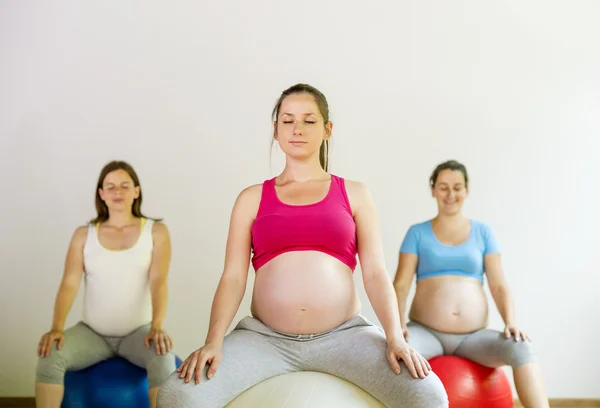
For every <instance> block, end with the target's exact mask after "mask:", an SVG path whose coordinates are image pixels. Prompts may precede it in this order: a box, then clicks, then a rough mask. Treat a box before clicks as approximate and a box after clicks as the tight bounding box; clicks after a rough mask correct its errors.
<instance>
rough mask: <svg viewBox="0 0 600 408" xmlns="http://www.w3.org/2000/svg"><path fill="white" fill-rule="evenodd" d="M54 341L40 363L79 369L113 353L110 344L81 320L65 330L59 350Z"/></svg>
mask: <svg viewBox="0 0 600 408" xmlns="http://www.w3.org/2000/svg"><path fill="white" fill-rule="evenodd" d="M56 345H57V344H56V343H54V345H53V347H52V350H51V352H50V355H49V356H48V357H45V358H40V364H46V363H49V364H56V365H59V366H60V367H61V368H62V369H64V370H81V369H84V368H87V367H89V366H91V365H94V364H96V363H98V362H100V361H103V360H106V359H108V358H110V357H112V356H113V355H114V351H113V349H112V347H111V346H110V344H108V343H107V342H106V340H104V338H103V337H102V336H101V335H99V334H98V333H96V332H95V331H93V330H92V329H91V328H90V327H89V326H88V325H86V324H85V323H83V322H79V323H77V324H76V325H75V326H72V327H71V328H69V329H67V330H65V341H64V343H63V345H62V347H61V349H60V350H59V349H58V348H57V347H56Z"/></svg>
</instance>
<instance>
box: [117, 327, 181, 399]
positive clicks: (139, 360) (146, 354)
mask: <svg viewBox="0 0 600 408" xmlns="http://www.w3.org/2000/svg"><path fill="white" fill-rule="evenodd" d="M149 331H150V325H145V326H142V327H140V328H139V329H137V330H136V331H134V332H133V333H131V334H128V335H127V336H125V337H124V338H123V339H122V340H121V343H120V344H119V348H118V350H117V353H118V354H119V355H120V356H122V357H123V358H125V359H127V360H128V361H130V362H131V363H133V364H135V365H137V366H138V367H142V368H144V369H146V371H147V372H148V382H149V385H150V387H156V386H159V385H160V384H161V383H162V382H163V381H164V380H165V379H166V378H167V377H168V376H169V374H171V373H172V372H173V371H175V355H174V354H173V353H167V354H158V353H157V352H156V348H155V346H154V344H152V343H150V347H146V344H145V343H144V338H145V337H146V335H147V334H148V332H149Z"/></svg>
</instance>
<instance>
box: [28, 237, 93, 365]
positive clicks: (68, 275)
mask: <svg viewBox="0 0 600 408" xmlns="http://www.w3.org/2000/svg"><path fill="white" fill-rule="evenodd" d="M86 237H87V227H79V228H77V229H76V230H75V232H74V233H73V236H72V237H71V242H70V243H69V249H68V251H67V256H66V259H65V266H64V272H63V277H62V280H61V283H60V287H59V288H58V293H57V294H56V299H55V301H54V313H53V316H52V327H51V329H50V331H49V332H48V333H46V334H44V335H43V336H42V338H41V340H40V342H39V344H38V355H39V356H40V357H47V356H49V355H50V350H51V349H52V345H53V344H54V342H55V341H57V342H58V343H57V348H58V349H60V348H61V347H62V345H63V342H64V331H65V320H66V319H67V315H68V314H69V311H70V310H71V306H73V301H74V300H75V297H77V292H78V291H79V286H80V284H81V277H82V276H83V246H84V245H85V240H86Z"/></svg>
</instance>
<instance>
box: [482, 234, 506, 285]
mask: <svg viewBox="0 0 600 408" xmlns="http://www.w3.org/2000/svg"><path fill="white" fill-rule="evenodd" d="M483 241H484V250H483V267H484V270H485V273H486V275H487V280H488V285H489V286H490V291H492V292H493V291H494V290H496V289H497V288H500V287H503V286H505V285H506V284H507V283H506V279H505V277H504V269H503V267H502V260H501V256H500V245H499V243H498V240H497V238H496V235H495V234H494V231H493V230H492V229H491V228H490V227H489V226H487V225H486V226H484V228H483Z"/></svg>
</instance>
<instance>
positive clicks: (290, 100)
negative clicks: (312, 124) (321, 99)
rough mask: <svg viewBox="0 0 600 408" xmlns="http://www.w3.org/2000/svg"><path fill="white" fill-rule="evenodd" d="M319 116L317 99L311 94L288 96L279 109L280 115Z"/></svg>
mask: <svg viewBox="0 0 600 408" xmlns="http://www.w3.org/2000/svg"><path fill="white" fill-rule="evenodd" d="M286 113H288V114H292V115H304V114H313V115H318V114H319V107H318V106H317V103H316V102H315V98H314V97H313V96H312V95H310V94H294V95H289V96H287V97H286V98H285V99H284V100H283V101H282V102H281V107H280V109H279V114H280V115H284V114H286Z"/></svg>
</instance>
